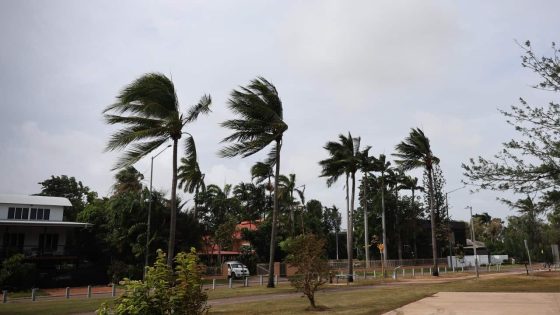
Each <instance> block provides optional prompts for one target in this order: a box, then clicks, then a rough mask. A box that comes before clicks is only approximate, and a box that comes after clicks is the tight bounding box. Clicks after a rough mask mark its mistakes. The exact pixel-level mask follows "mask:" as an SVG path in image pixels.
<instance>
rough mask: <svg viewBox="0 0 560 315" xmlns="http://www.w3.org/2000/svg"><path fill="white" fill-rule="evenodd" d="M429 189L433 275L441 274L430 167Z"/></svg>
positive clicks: (429, 170) (430, 170) (429, 169)
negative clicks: (438, 265) (438, 264)
mask: <svg viewBox="0 0 560 315" xmlns="http://www.w3.org/2000/svg"><path fill="white" fill-rule="evenodd" d="M428 190H429V192H430V198H429V199H428V200H429V201H430V204H429V207H430V224H431V230H432V259H433V262H434V268H433V271H432V275H433V276H439V273H438V270H437V243H436V217H435V214H434V212H435V211H434V182H433V178H432V169H431V168H428Z"/></svg>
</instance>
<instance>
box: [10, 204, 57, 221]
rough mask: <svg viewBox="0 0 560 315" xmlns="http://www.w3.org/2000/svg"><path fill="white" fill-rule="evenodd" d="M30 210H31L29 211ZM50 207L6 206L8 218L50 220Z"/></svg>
mask: <svg viewBox="0 0 560 315" xmlns="http://www.w3.org/2000/svg"><path fill="white" fill-rule="evenodd" d="M29 210H31V211H29ZM50 217H51V209H42V208H31V209H29V208H15V207H13V208H8V219H15V220H50Z"/></svg>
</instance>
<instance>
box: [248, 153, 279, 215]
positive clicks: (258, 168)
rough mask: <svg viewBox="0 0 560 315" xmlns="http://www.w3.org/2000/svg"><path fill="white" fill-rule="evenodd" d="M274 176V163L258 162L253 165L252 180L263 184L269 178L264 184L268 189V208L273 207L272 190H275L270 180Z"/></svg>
mask: <svg viewBox="0 0 560 315" xmlns="http://www.w3.org/2000/svg"><path fill="white" fill-rule="evenodd" d="M272 177H274V165H271V164H270V163H267V162H257V163H255V165H253V166H252V167H251V180H254V181H255V183H256V184H261V183H263V182H264V181H265V180H267V183H266V184H264V185H265V188H266V190H268V200H267V210H268V209H270V208H271V207H270V204H271V201H272V191H273V190H274V187H272V183H271V180H270V179H271V178H272ZM266 212H268V211H266ZM263 219H264V217H263Z"/></svg>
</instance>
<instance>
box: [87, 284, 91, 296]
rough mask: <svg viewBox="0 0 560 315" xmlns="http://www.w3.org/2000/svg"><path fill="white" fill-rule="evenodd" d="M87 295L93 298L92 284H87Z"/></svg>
mask: <svg viewBox="0 0 560 315" xmlns="http://www.w3.org/2000/svg"><path fill="white" fill-rule="evenodd" d="M87 297H88V299H89V298H91V285H88V286H87Z"/></svg>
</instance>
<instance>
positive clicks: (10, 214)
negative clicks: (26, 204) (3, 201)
mask: <svg viewBox="0 0 560 315" xmlns="http://www.w3.org/2000/svg"><path fill="white" fill-rule="evenodd" d="M15 213H16V208H9V209H8V219H13V218H14V215H15Z"/></svg>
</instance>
